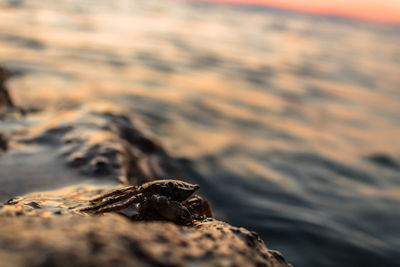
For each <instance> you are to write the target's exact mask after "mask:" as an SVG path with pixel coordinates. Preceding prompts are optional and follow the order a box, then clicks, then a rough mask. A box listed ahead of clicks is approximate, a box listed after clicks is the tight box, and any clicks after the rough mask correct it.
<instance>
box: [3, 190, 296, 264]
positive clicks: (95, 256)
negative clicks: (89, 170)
mask: <svg viewBox="0 0 400 267" xmlns="http://www.w3.org/2000/svg"><path fill="white" fill-rule="evenodd" d="M106 190H109V188H107V189H100V188H96V187H93V186H78V187H69V188H65V189H62V190H57V191H52V192H43V193H32V194H29V195H26V196H22V197H18V198H14V199H11V200H10V201H9V202H8V203H7V204H6V205H3V206H1V209H0V223H1V225H2V227H1V228H0V260H1V262H2V263H6V264H5V265H2V266H112V265H117V266H290V265H289V264H287V263H286V261H285V259H284V258H283V256H282V255H281V254H280V253H279V252H277V251H273V250H268V249H267V247H266V246H265V244H264V242H263V241H262V240H261V239H260V237H259V236H258V235H257V234H256V233H255V232H250V231H248V230H246V229H244V228H238V227H234V226H231V225H229V224H227V223H224V222H220V221H217V220H215V219H212V218H208V219H205V220H203V221H201V222H198V223H196V224H195V226H193V227H187V226H179V225H175V224H174V223H172V222H166V221H165V222H164V221H163V222H137V221H130V220H128V219H127V218H126V217H123V216H121V215H118V214H116V213H112V214H105V215H101V216H89V215H86V214H82V213H80V212H79V211H78V208H79V207H82V206H83V205H87V200H88V199H89V198H91V197H93V196H94V195H97V194H101V193H104V192H105V191H106Z"/></svg>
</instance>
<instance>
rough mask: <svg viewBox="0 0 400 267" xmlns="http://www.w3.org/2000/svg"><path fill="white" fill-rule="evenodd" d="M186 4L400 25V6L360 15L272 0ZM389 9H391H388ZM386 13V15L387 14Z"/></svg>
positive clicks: (368, 9) (214, 0)
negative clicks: (269, 9)
mask: <svg viewBox="0 0 400 267" xmlns="http://www.w3.org/2000/svg"><path fill="white" fill-rule="evenodd" d="M183 1H184V2H203V3H211V4H230V5H245V6H265V7H272V8H278V9H283V10H292V11H296V12H301V13H308V14H313V15H324V16H337V17H343V18H348V19H352V20H362V21H370V22H378V23H384V24H391V25H400V5H399V8H398V9H397V8H396V9H392V10H391V12H392V13H389V11H381V12H380V13H379V12H378V13H376V12H373V13H374V14H371V12H372V11H376V10H374V9H373V8H374V6H373V5H372V6H371V5H367V6H364V13H363V12H361V11H359V12H358V13H357V12H356V11H354V10H348V9H343V8H340V7H339V6H338V7H331V6H328V5H326V6H324V5H319V6H318V5H313V4H308V5H306V4H303V5H299V4H296V3H293V4H288V3H283V2H282V0H281V1H280V2H279V0H278V1H273V0H272V1H271V0H264V1H261V0H183ZM386 8H389V7H386ZM385 12H386V13H385Z"/></svg>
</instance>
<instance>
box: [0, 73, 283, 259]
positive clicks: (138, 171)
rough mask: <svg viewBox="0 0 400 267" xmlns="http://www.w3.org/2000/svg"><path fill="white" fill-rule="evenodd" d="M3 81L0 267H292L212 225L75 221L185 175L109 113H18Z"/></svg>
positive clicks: (239, 232) (251, 239)
mask: <svg viewBox="0 0 400 267" xmlns="http://www.w3.org/2000/svg"><path fill="white" fill-rule="evenodd" d="M3 73H5V72H3ZM0 78H1V81H0V84H1V87H0V123H1V124H2V125H3V126H4V127H1V129H2V130H1V131H2V132H1V133H0V167H1V170H2V171H0V178H1V180H2V181H0V183H1V185H2V188H3V189H2V190H1V192H0V196H1V199H2V200H7V199H9V200H8V201H7V202H6V203H5V204H2V205H0V223H1V224H2V225H3V227H1V228H0V261H1V262H2V263H4V264H5V265H4V266H110V265H115V266H290V265H289V264H287V263H286V261H285V259H284V257H283V256H282V255H281V254H280V253H279V252H277V251H273V250H269V249H268V248H267V247H266V246H265V244H264V242H263V241H262V240H261V239H260V237H259V236H258V235H257V234H256V233H255V232H251V231H248V230H246V229H244V228H238V227H234V226H231V225H229V224H227V223H224V222H221V221H218V220H215V219H213V218H206V219H204V220H202V221H198V222H197V223H196V224H195V225H194V226H182V225H177V224H175V223H173V222H170V221H153V222H141V221H139V222H138V221H132V220H129V219H128V218H126V217H124V216H121V215H120V214H117V213H108V214H104V215H99V216H98V215H88V214H84V213H82V212H79V210H78V208H79V207H82V206H84V205H87V204H88V203H89V200H90V199H91V198H93V197H94V196H97V195H99V194H102V193H104V192H107V191H109V190H111V189H115V188H118V187H119V186H121V185H124V184H125V185H128V184H130V185H140V184H142V183H144V182H148V181H151V180H153V179H155V178H157V177H158V178H171V179H174V178H179V179H182V177H185V175H184V173H183V172H182V171H181V170H179V166H178V165H177V164H176V162H175V160H174V158H173V157H171V156H170V155H169V154H168V152H167V151H165V149H163V147H162V146H161V145H160V143H159V142H158V141H157V140H156V139H155V138H154V137H152V136H151V135H150V134H148V133H146V132H145V131H144V130H143V128H142V127H141V126H140V123H139V122H137V121H135V120H134V119H133V118H132V117H131V116H130V115H129V114H127V113H124V112H123V111H121V110H119V109H116V108H115V107H113V106H110V105H106V104H96V105H86V106H84V107H80V108H76V109H73V110H66V111H60V112H37V113H29V112H23V109H21V108H17V106H16V105H15V104H14V103H13V102H12V100H11V97H10V94H9V93H8V90H7V88H6V86H5V78H6V77H5V76H4V75H3V76H2V77H0ZM30 192H35V193H30ZM10 198H11V199H10Z"/></svg>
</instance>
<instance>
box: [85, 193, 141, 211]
mask: <svg viewBox="0 0 400 267" xmlns="http://www.w3.org/2000/svg"><path fill="white" fill-rule="evenodd" d="M135 194H137V192H127V193H125V194H123V195H121V196H118V197H109V198H106V199H105V200H104V201H102V202H100V203H98V204H96V205H94V206H90V207H86V208H83V209H81V210H80V211H95V212H96V210H99V209H101V208H103V207H105V206H107V205H110V204H113V203H118V202H119V201H121V200H125V199H127V198H130V197H132V196H134V195H135Z"/></svg>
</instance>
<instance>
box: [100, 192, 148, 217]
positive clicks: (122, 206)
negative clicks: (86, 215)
mask: <svg viewBox="0 0 400 267" xmlns="http://www.w3.org/2000/svg"><path fill="white" fill-rule="evenodd" d="M141 200H142V197H134V196H133V197H132V198H130V199H128V200H126V201H124V202H122V203H119V204H115V205H111V206H107V207H102V208H100V209H98V210H95V211H94V212H95V213H96V214H98V213H104V212H110V211H118V210H123V209H125V208H127V207H129V206H130V205H132V204H133V203H139V202H140V201H141Z"/></svg>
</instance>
